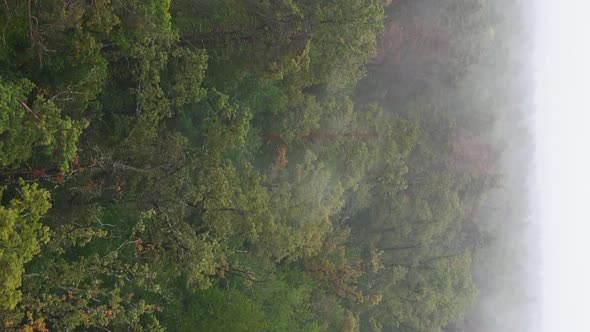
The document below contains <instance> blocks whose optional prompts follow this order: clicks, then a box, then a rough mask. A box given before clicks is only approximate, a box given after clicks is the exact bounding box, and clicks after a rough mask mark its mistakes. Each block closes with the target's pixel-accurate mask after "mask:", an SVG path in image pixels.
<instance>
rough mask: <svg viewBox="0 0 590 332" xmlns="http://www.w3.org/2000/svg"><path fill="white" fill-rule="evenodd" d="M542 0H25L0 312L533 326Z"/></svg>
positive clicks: (103, 320) (149, 327)
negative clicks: (535, 9) (536, 43)
mask: <svg viewBox="0 0 590 332" xmlns="http://www.w3.org/2000/svg"><path fill="white" fill-rule="evenodd" d="M524 5H525V4H524V3H523V2H514V1H509V0H494V1H491V0H394V1H393V2H392V1H387V0H338V1H334V0H313V1H312V0H241V1H236V0H114V1H110V0H96V1H77V0H73V1H71V0H67V1H66V0H63V1H62V0H46V1H34V0H26V1H18V0H6V1H4V3H1V4H0V27H1V29H0V37H1V38H0V186H1V190H0V329H2V330H5V331H359V330H360V331H396V332H397V331H400V332H402V331H403V332H409V331H445V332H451V331H453V332H455V331H465V332H476V331H477V332H481V331H485V332H487V331H489V332H492V331H527V330H530V331H535V330H537V328H536V327H535V323H536V322H537V321H538V319H537V316H536V315H537V312H536V302H537V299H536V298H535V294H537V291H536V287H537V286H536V280H535V278H534V274H533V273H532V271H533V270H534V267H535V264H536V263H535V262H537V261H538V257H537V256H536V255H537V254H536V252H535V246H534V243H535V241H536V232H537V230H536V226H535V225H534V224H532V223H531V222H530V220H529V217H528V209H527V206H528V197H529V193H528V186H527V178H528V173H529V170H530V165H529V160H530V157H529V155H530V154H531V153H532V146H531V145H532V143H531V139H530V138H529V132H528V129H527V123H528V122H529V120H530V119H529V118H528V115H527V114H528V112H529V109H530V91H528V88H527V87H528V86H529V77H528V76H527V75H529V73H530V68H528V65H527V62H528V60H527V57H528V56H529V54H528V52H529V51H530V48H531V45H530V38H529V35H530V33H529V31H528V30H527V28H526V26H527V21H528V18H527V17H526V15H525V14H526V11H525V10H524Z"/></svg>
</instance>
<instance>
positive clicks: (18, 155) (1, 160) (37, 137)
mask: <svg viewBox="0 0 590 332" xmlns="http://www.w3.org/2000/svg"><path fill="white" fill-rule="evenodd" d="M33 88H34V86H33V84H32V83H31V82H29V81H27V80H24V79H23V80H21V81H19V82H18V83H5V82H0V100H1V102H0V112H1V114H2V115H0V135H1V137H2V140H1V141H0V165H2V166H19V165H21V164H22V163H24V162H26V161H28V160H29V159H30V158H31V157H32V156H33V152H34V151H36V149H40V150H41V151H43V153H44V155H46V156H47V157H49V158H50V160H55V161H56V162H57V165H58V166H60V167H63V168H67V167H68V164H69V162H70V161H71V160H72V159H73V158H74V155H75V154H76V150H77V146H76V144H77V142H78V138H79V137H80V134H81V132H82V130H83V129H84V128H85V127H86V126H87V122H86V121H75V120H72V119H71V118H69V117H67V116H64V117H62V116H61V113H62V111H61V110H60V109H59V108H58V107H57V106H56V104H55V103H54V102H53V101H52V100H47V99H45V98H43V97H42V96H39V95H37V96H36V98H35V99H34V103H33V104H31V106H28V105H27V101H28V95H29V94H30V93H31V91H32V90H33Z"/></svg>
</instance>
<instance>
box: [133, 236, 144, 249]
mask: <svg viewBox="0 0 590 332" xmlns="http://www.w3.org/2000/svg"><path fill="white" fill-rule="evenodd" d="M133 243H135V248H137V251H139V252H142V251H143V250H144V249H145V248H144V246H143V240H142V239H141V238H139V239H137V240H135V241H133Z"/></svg>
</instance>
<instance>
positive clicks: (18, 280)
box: [0, 180, 51, 310]
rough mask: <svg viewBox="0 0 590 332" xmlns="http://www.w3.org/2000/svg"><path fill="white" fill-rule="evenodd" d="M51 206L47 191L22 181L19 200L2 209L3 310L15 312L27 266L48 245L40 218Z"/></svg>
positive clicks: (0, 299) (0, 281) (0, 304)
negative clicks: (42, 246) (25, 265)
mask: <svg viewBox="0 0 590 332" xmlns="http://www.w3.org/2000/svg"><path fill="white" fill-rule="evenodd" d="M5 189H6V188H3V190H5ZM1 199H2V191H0V200H1ZM50 206H51V204H50V203H49V193H48V192H47V191H45V190H43V189H40V188H39V187H38V186H37V184H25V183H24V181H22V180H21V182H20V189H19V190H18V195H17V197H15V198H13V199H11V200H10V202H9V203H8V205H6V206H1V205H0V243H1V245H0V267H1V268H2V271H3V273H2V275H1V276H0V286H1V287H0V288H1V290H0V310H2V309H8V310H11V309H14V307H15V306H16V305H17V304H18V302H19V301H20V300H21V296H22V294H21V291H20V290H19V288H20V287H21V284H22V275H23V273H24V271H25V269H24V264H25V263H27V262H29V261H30V260H31V259H32V258H33V256H35V255H36V254H38V253H39V252H40V251H41V245H42V244H43V243H46V242H47V241H49V228H48V227H47V226H45V225H43V224H42V223H41V218H42V217H43V215H44V214H45V213H46V212H47V210H49V208H50Z"/></svg>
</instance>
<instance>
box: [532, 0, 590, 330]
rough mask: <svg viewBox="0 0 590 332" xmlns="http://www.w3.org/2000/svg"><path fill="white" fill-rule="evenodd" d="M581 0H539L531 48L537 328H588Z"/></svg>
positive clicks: (588, 161)
mask: <svg viewBox="0 0 590 332" xmlns="http://www.w3.org/2000/svg"><path fill="white" fill-rule="evenodd" d="M589 9H590V5H589V4H588V2H587V1H568V2H567V3H564V2H560V3H557V2H555V1H547V0H545V1H539V3H538V5H537V11H536V15H537V21H536V46H537V47H536V50H535V56H534V61H535V86H536V91H535V109H536V118H535V120H536V121H535V143H536V150H535V165H536V172H535V191H536V193H537V194H536V195H535V197H536V201H535V203H536V206H535V217H536V218H537V219H539V220H540V221H541V223H542V227H543V235H542V256H543V269H542V285H543V286H542V296H543V306H542V321H543V324H542V326H543V331H546V332H551V331H587V330H588V324H587V319H588V318H587V309H586V308H587V303H586V302H587V301H586V299H587V298H588V296H589V295H590V286H589V284H588V280H590V267H589V262H588V259H587V253H588V252H590V242H589V241H588V238H587V234H588V230H589V226H588V217H587V214H586V213H585V210H586V207H587V204H588V202H587V200H588V197H590V190H589V187H588V184H589V183H590V176H589V173H588V169H589V167H590V158H589V157H588V146H587V145H588V142H589V141H590V134H589V132H588V128H587V125H588V120H590V113H588V86H589V83H590V81H589V79H588V78H589V77H590V65H589V64H588V58H589V57H590V45H588V38H587V36H586V34H587V32H588V31H590V22H589V21H588V19H587V17H586V15H585V14H584V13H587V12H588V10H589Z"/></svg>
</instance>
